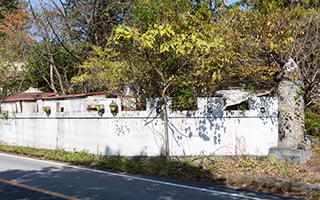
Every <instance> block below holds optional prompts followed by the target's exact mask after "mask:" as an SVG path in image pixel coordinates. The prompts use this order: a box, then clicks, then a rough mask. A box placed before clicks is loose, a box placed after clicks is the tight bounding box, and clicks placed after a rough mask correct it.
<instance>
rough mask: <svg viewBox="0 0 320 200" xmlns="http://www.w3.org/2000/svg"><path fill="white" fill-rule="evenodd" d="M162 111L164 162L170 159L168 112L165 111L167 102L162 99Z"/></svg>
mask: <svg viewBox="0 0 320 200" xmlns="http://www.w3.org/2000/svg"><path fill="white" fill-rule="evenodd" d="M162 111H163V125H164V145H165V152H166V160H169V158H170V149H169V128H168V125H169V123H168V111H167V101H166V99H164V103H163V104H162Z"/></svg>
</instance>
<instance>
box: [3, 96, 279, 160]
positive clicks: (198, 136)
mask: <svg viewBox="0 0 320 200" xmlns="http://www.w3.org/2000/svg"><path fill="white" fill-rule="evenodd" d="M263 98H265V99H263ZM263 98H259V97H257V98H253V99H251V105H250V109H251V110H249V111H223V112H221V113H219V112H216V111H214V112H208V111H209V110H208V108H209V107H210V106H208V103H207V102H208V99H206V98H199V99H198V107H199V108H198V110H196V111H182V112H169V113H170V115H169V125H170V126H169V130H170V139H169V142H170V154H171V155H172V156H183V155H200V154H202V155H203V154H204V155H211V154H216V155H267V154H268V150H269V148H270V147H275V146H277V145H278V120H277V113H278V107H277V99H276V98H275V97H263ZM266 100H267V101H266ZM112 101H114V102H116V103H117V104H118V105H119V106H120V105H121V99H107V98H103V97H90V98H89V99H86V98H83V99H80V98H79V99H65V100H58V101H56V100H43V101H42V100H41V101H37V106H38V112H34V107H35V102H29V106H30V107H28V102H23V111H22V112H18V113H10V115H9V119H0V141H2V142H5V143H7V144H12V145H21V146H31V147H37V148H48V149H56V148H60V149H65V150H67V151H74V150H78V151H80V150H88V151H89V152H91V153H98V154H106V155H117V154H120V155H126V156H135V155H141V154H143V155H148V156H156V155H159V154H160V152H163V150H164V144H163V141H164V138H163V135H164V132H163V130H164V128H163V121H162V119H161V116H160V115H157V113H156V112H155V109H152V108H151V109H147V110H146V111H122V110H121V108H119V113H118V114H117V115H116V116H115V117H114V116H113V115H112V114H111V113H110V110H109V104H110V103H111V102H112ZM261 102H264V103H265V105H264V104H263V105H264V107H266V108H265V109H263V111H264V112H263V113H262V112H261V109H260V107H261V105H262V103H261ZM89 104H103V105H104V106H105V109H106V110H105V113H104V115H103V116H102V117H100V116H99V115H98V113H97V111H87V110H86V109H87V106H88V105H89ZM11 105H12V103H11V104H2V105H1V109H2V111H3V110H5V109H9V108H10V109H11V107H12V106H11ZM210 105H211V104H210ZM43 106H50V107H51V114H50V115H49V116H47V115H46V113H45V112H44V111H43V110H42V107H43ZM57 106H59V108H58V109H57ZM61 107H64V112H61ZM11 111H12V110H10V112H11ZM31 111H32V112H31ZM57 111H58V112H57ZM217 113H218V114H217ZM217 116H219V117H217Z"/></svg>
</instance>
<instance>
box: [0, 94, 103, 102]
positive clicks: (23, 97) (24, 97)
mask: <svg viewBox="0 0 320 200" xmlns="http://www.w3.org/2000/svg"><path fill="white" fill-rule="evenodd" d="M105 95H106V93H105V92H93V93H87V94H85V93H82V94H68V95H61V96H59V95H57V94H56V93H53V92H52V93H48V92H21V93H16V94H13V95H10V96H8V97H6V98H4V99H2V100H1V102H16V101H36V100H39V99H44V100H45V99H46V100H50V99H69V98H77V97H87V96H105Z"/></svg>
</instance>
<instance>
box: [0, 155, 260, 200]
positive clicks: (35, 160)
mask: <svg viewBox="0 0 320 200" xmlns="http://www.w3.org/2000/svg"><path fill="white" fill-rule="evenodd" d="M0 156H7V157H14V158H18V159H24V160H29V161H33V162H41V163H44V164H50V165H56V166H60V167H69V168H73V169H79V170H84V171H90V172H96V173H101V174H107V175H111V176H118V177H123V178H128V179H132V180H138V181H144V182H149V183H156V184H161V185H167V186H172V187H178V188H184V189H190V190H196V191H202V192H208V193H215V194H220V195H227V196H232V197H239V198H246V199H252V200H263V199H261V198H257V197H251V196H246V195H240V194H236V193H228V192H222V191H217V190H210V189H206V188H200V187H193V186H188V185H181V184H176V183H170V182H165V181H157V180H152V179H147V178H141V177H136V176H131V175H126V174H120V173H114V172H108V171H102V170H97V169H90V168H85V167H79V166H74V165H68V164H63V163H57V162H54V161H48V160H37V159H34V158H28V157H20V156H16V155H8V154H3V153H0Z"/></svg>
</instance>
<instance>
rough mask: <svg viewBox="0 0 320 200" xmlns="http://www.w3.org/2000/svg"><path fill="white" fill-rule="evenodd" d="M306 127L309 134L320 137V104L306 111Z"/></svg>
mask: <svg viewBox="0 0 320 200" xmlns="http://www.w3.org/2000/svg"><path fill="white" fill-rule="evenodd" d="M305 127H306V131H307V134H309V135H311V136H316V137H320V103H318V104H316V105H314V106H312V107H309V108H307V109H306V112H305Z"/></svg>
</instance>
